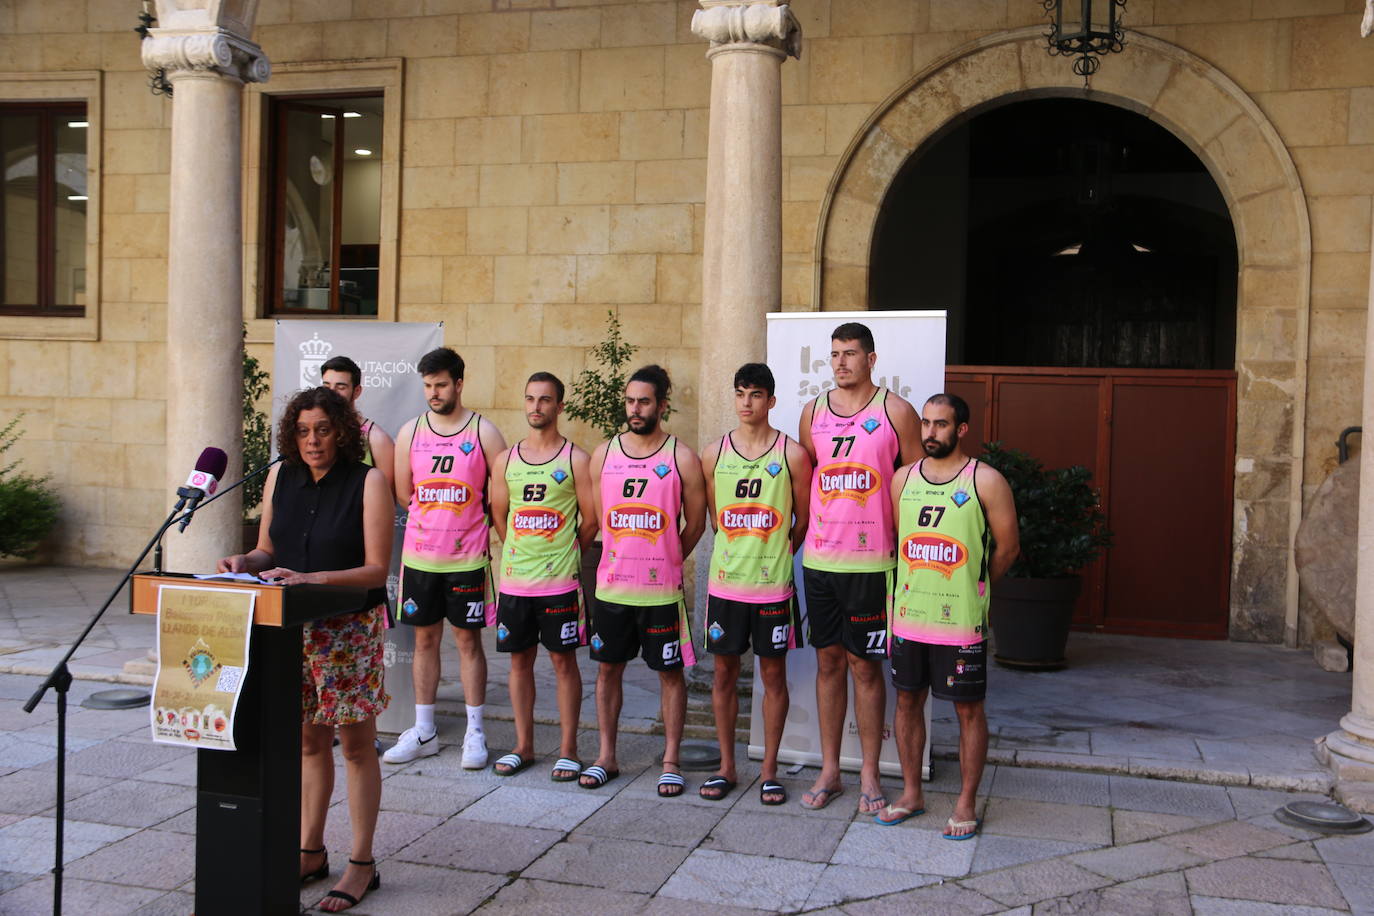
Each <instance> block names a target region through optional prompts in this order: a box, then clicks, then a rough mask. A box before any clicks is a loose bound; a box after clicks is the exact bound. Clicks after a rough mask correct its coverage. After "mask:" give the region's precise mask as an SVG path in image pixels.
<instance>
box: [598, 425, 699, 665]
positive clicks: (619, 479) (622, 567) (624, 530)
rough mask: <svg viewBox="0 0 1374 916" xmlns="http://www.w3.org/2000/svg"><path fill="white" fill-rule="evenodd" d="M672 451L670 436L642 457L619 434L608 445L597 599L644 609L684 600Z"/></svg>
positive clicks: (678, 483) (679, 490)
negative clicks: (629, 450)
mask: <svg viewBox="0 0 1374 916" xmlns="http://www.w3.org/2000/svg"><path fill="white" fill-rule="evenodd" d="M676 450H677V439H676V437H674V436H669V437H668V438H667V439H666V440H664V442H663V445H661V446H660V447H659V449H658V451H656V452H654V453H653V454H652V455H649V456H647V457H644V458H635V457H633V456H631V455H627V454H626V453H625V450H624V449H623V448H622V446H621V438H620V437H619V436H616V437H615V438H614V439H612V440H611V441H610V444H609V446H608V447H607V449H606V461H605V463H604V464H603V465H602V467H601V538H602V550H601V563H600V564H599V565H598V567H597V570H596V597H597V598H598V599H600V600H601V601H611V602H614V603H616V604H630V605H635V606H637V607H647V606H652V605H660V604H675V603H676V602H678V601H679V600H681V598H682V538H681V536H680V535H679V533H678V516H679V514H680V512H681V510H682V478H681V477H680V476H679V475H678V470H677V461H676V459H675V453H676ZM684 648H685V647H684Z"/></svg>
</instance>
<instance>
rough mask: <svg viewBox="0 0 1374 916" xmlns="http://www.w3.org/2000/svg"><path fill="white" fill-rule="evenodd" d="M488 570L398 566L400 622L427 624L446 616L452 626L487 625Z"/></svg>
mask: <svg viewBox="0 0 1374 916" xmlns="http://www.w3.org/2000/svg"><path fill="white" fill-rule="evenodd" d="M486 602H487V571H486V569H485V568H484V569H468V570H464V571H463V572H447V573H434V572H425V571H424V570H423V569H411V568H410V567H409V566H402V567H401V613H400V618H401V623H408V624H411V625H412V626H417V627H427V626H429V625H430V624H435V623H441V622H442V621H443V620H444V619H445V618H448V622H449V623H451V624H453V625H454V626H455V627H461V628H462V629H465V630H480V629H481V628H482V627H484V626H486V625H487V604H486Z"/></svg>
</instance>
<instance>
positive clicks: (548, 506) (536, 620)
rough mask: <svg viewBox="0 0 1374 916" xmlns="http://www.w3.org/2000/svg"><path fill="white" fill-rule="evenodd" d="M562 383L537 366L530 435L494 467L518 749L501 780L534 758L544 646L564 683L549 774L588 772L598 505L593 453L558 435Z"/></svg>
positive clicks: (500, 626) (503, 635)
mask: <svg viewBox="0 0 1374 916" xmlns="http://www.w3.org/2000/svg"><path fill="white" fill-rule="evenodd" d="M562 412H563V382H562V381H560V380H559V379H558V377H557V376H555V375H551V374H550V373H548V372H536V373H534V375H531V376H530V378H529V381H528V382H526V383H525V422H527V423H528V424H529V427H530V433H529V435H528V436H526V437H525V438H524V439H522V440H520V441H519V442H517V443H516V444H515V445H513V446H511V447H510V448H508V449H506V450H505V451H504V452H502V453H501V454H499V455H497V456H496V460H495V461H493V462H492V467H491V520H492V524H493V525H494V526H495V527H496V534H497V537H498V538H499V539H500V540H501V541H502V543H503V545H504V546H503V548H502V550H501V556H500V561H499V562H498V563H497V564H496V567H497V569H498V570H499V571H500V577H501V585H500V598H499V599H498V602H497V610H496V649H497V651H498V652H509V653H510V699H511V708H512V710H513V711H514V713H515V748H514V749H513V750H512V751H511V753H509V754H506V755H505V756H503V757H501V758H500V759H499V760H497V761H496V763H495V765H494V766H493V769H494V770H495V771H496V775H498V776H512V775H514V774H516V773H518V772H520V771H521V770H523V769H525V767H527V766H529V765H530V764H532V763H533V762H534V656H535V654H536V653H537V652H538V651H539V644H540V643H541V642H542V643H543V644H544V648H546V649H548V650H549V660H550V661H551V662H552V663H553V672H554V676H555V677H556V678H557V683H558V719H559V725H560V727H561V732H562V738H561V744H560V747H559V754H560V757H559V759H558V760H557V762H555V763H554V766H553V771H552V773H550V778H552V779H553V780H554V781H555V782H571V781H572V780H574V779H576V778H577V777H578V775H579V774H580V773H581V772H582V764H581V763H580V762H579V760H578V757H577V722H578V718H579V716H580V713H581V710H582V675H581V673H580V672H579V671H578V670H577V647H578V646H583V645H586V642H587V640H586V635H587V633H586V625H585V616H584V614H583V613H582V595H581V589H580V587H579V584H580V570H581V548H585V547H586V546H587V545H588V544H590V543H591V540H592V538H593V537H594V536H595V535H596V528H597V521H596V506H595V504H594V503H593V501H592V477H591V473H590V471H589V470H588V467H587V462H588V457H587V453H586V452H584V451H583V450H582V449H580V448H578V447H577V446H576V445H575V444H573V442H572V441H571V440H570V439H568V438H567V437H565V436H564V435H563V434H562V433H560V432H559V431H558V415H559V414H561V413H562Z"/></svg>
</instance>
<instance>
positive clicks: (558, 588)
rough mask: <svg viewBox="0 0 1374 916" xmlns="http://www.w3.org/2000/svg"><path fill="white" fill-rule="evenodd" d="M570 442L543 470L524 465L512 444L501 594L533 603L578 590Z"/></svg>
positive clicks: (575, 523)
mask: <svg viewBox="0 0 1374 916" xmlns="http://www.w3.org/2000/svg"><path fill="white" fill-rule="evenodd" d="M572 449H573V445H572V442H571V441H567V440H565V441H564V443H563V447H562V448H560V449H559V450H558V453H557V454H556V455H554V456H553V457H552V458H550V459H549V460H548V461H545V462H544V463H543V464H529V463H527V462H526V461H525V459H524V458H522V457H521V455H520V446H519V445H518V444H517V445H516V446H515V447H514V448H512V449H511V450H510V457H509V458H508V459H507V461H506V488H507V490H508V491H509V492H510V511H509V513H508V514H507V515H506V544H505V548H504V550H502V552H501V592H502V593H503V594H507V595H522V596H531V597H538V596H543V595H565V594H567V593H568V592H571V591H573V590H575V589H576V588H577V583H578V577H579V572H578V571H579V568H580V566H581V562H582V561H581V551H580V550H579V549H578V546H577V525H578V518H579V516H578V511H577V486H576V485H575V484H574V483H573V467H572Z"/></svg>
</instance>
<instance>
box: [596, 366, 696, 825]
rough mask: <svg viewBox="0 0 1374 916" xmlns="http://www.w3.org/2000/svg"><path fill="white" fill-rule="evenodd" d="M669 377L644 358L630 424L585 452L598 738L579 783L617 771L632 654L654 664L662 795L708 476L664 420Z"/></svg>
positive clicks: (678, 778)
mask: <svg viewBox="0 0 1374 916" xmlns="http://www.w3.org/2000/svg"><path fill="white" fill-rule="evenodd" d="M671 387H672V383H671V382H670V381H669V379H668V373H667V372H666V371H665V370H664V369H663V368H662V367H661V366H645V367H644V368H642V369H640V370H638V371H636V372H635V374H634V375H632V376H630V381H629V383H628V384H626V386H625V415H626V418H627V425H628V427H629V431H628V432H625V433H621V434H620V435H618V436H616V437H614V438H612V439H611V440H610V441H609V442H603V443H602V444H601V445H599V446H597V448H596V451H595V452H593V453H592V461H591V474H592V479H593V480H594V481H596V486H595V488H594V490H593V496H594V497H595V499H596V512H597V517H598V518H599V519H601V540H602V550H601V563H600V565H599V566H598V567H597V570H596V601H595V602H594V603H593V606H592V619H591V627H590V630H591V637H590V639H589V642H590V643H591V647H592V650H591V657H592V661H595V662H599V663H600V669H599V670H598V672H597V677H596V717H597V722H598V724H599V725H600V728H601V746H600V750H599V753H598V754H597V758H596V764H595V765H593V766H590V767H588V768H587V769H585V770H583V771H582V776H581V778H580V779H579V780H578V783H579V784H580V785H581V786H582V787H583V788H584V789H596V788H599V787H601V786H603V785H605V784H606V783H607V782H609V781H610V780H612V779H614V778H615V777H616V776H618V775H620V768H619V766H618V765H617V763H616V757H615V745H616V732H617V729H618V727H619V723H620V708H621V705H622V701H623V691H622V686H623V681H624V677H625V665H626V664H627V663H628V662H629V661H630V659H632V658H634V657H635V656H636V655H640V654H643V656H644V662H645V664H647V665H648V666H649V667H650V668H651V669H653V670H654V671H657V672H658V676H659V689H660V698H659V699H660V708H661V710H662V715H663V732H664V745H663V774H662V775H661V776H660V777H659V780H658V794H659V796H660V797H662V798H674V797H676V796H678V795H681V794H682V792H683V790H684V788H685V787H686V783H685V782H684V781H683V778H682V774H681V772H680V771H679V769H678V749H679V747H680V745H681V743H682V727H683V723H684V722H685V720H686V718H687V682H686V678H685V677H684V676H683V671H684V668H685V666H686V665H691V664H693V663H694V662H695V661H696V654H695V652H694V651H693V647H692V634H691V630H690V629H689V628H688V625H687V608H686V604H685V601H684V599H683V592H682V558H683V557H684V556H685V555H686V554H689V553H691V551H692V548H693V547H695V546H696V544H697V541H698V540H699V539H700V538H701V533H702V531H704V530H705V528H706V481H705V479H704V478H703V477H702V476H701V462H700V461H699V460H698V459H697V456H696V453H695V452H693V451H692V450H691V449H690V448H688V447H687V446H686V445H683V444H682V443H681V442H679V441H678V440H677V437H675V436H670V435H669V434H668V431H667V430H665V429H663V428H662V426H661V423H662V420H663V414H664V412H666V411H667V409H668V394H669V391H670V390H671Z"/></svg>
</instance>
